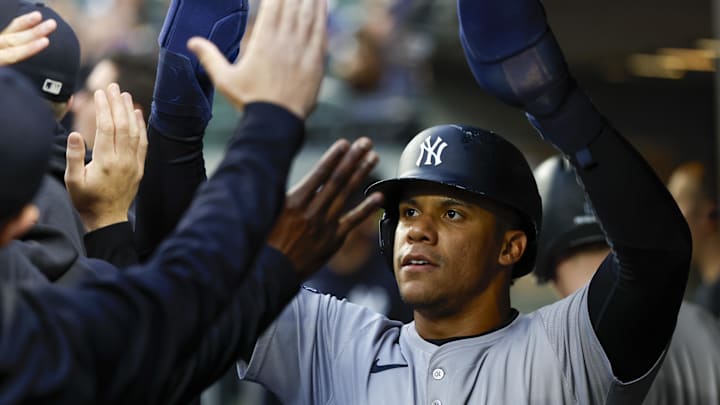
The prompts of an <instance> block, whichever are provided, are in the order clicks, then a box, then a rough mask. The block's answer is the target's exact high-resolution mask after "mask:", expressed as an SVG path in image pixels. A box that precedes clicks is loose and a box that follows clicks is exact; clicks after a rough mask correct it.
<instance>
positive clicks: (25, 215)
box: [0, 204, 40, 246]
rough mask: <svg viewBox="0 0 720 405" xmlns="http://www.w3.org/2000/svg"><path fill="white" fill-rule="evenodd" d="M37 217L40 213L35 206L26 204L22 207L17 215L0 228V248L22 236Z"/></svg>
mask: <svg viewBox="0 0 720 405" xmlns="http://www.w3.org/2000/svg"><path fill="white" fill-rule="evenodd" d="M39 216H40V212H39V211H38V209H37V207H36V206H34V205H32V204H28V205H26V206H25V207H23V209H22V210H21V211H20V213H19V214H17V215H16V216H14V217H12V218H10V219H9V220H8V221H7V222H5V224H4V225H3V226H2V228H0V246H5V245H7V244H8V243H10V242H11V241H13V240H14V239H17V238H19V237H21V236H22V235H24V234H25V233H26V232H27V231H28V230H29V229H30V227H31V226H33V225H34V224H35V223H36V222H37V220H38V217H39Z"/></svg>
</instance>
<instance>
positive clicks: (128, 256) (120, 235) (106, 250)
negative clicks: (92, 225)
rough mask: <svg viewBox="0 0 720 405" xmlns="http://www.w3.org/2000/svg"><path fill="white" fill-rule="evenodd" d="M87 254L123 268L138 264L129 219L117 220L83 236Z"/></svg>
mask: <svg viewBox="0 0 720 405" xmlns="http://www.w3.org/2000/svg"><path fill="white" fill-rule="evenodd" d="M83 241H84V242H85V250H86V252H87V256H88V257H91V258H94V259H101V260H105V261H107V262H108V263H111V264H112V265H113V266H116V267H120V268H124V267H129V266H132V265H134V264H138V262H139V259H138V253H137V248H136V247H135V237H134V233H133V229H132V225H131V224H130V222H129V221H125V222H118V223H116V224H112V225H108V226H105V227H102V228H100V229H96V230H94V231H91V232H88V233H86V234H85V235H84V236H83Z"/></svg>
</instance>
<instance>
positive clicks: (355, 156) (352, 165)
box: [307, 138, 372, 217]
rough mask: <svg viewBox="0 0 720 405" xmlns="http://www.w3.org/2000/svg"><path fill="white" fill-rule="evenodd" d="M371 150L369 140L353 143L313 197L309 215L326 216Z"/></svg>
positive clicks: (361, 139)
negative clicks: (340, 191)
mask: <svg viewBox="0 0 720 405" xmlns="http://www.w3.org/2000/svg"><path fill="white" fill-rule="evenodd" d="M370 148H372V142H371V141H370V139H368V138H360V139H358V140H356V141H355V142H353V145H352V146H351V147H350V151H348V153H347V154H345V156H343V159H342V161H341V162H340V164H339V165H337V167H335V168H334V170H333V171H332V173H331V176H330V178H329V179H328V180H327V181H326V182H325V183H323V185H322V188H321V189H320V190H319V191H318V192H317V193H315V195H314V196H313V198H312V201H311V202H310V204H309V206H308V210H307V212H308V214H309V215H311V216H316V215H320V213H321V212H322V213H323V214H322V216H323V217H325V216H326V215H325V213H327V211H328V207H329V206H331V205H332V204H333V202H334V201H335V199H336V198H337V197H338V195H339V192H338V190H342V188H343V187H344V186H345V185H346V183H347V181H348V180H349V179H350V178H351V177H352V174H353V172H354V171H355V170H357V169H359V168H360V167H361V164H362V160H363V158H364V157H365V154H366V153H367V152H368V151H369V150H370Z"/></svg>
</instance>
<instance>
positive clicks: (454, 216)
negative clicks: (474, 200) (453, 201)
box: [445, 210, 462, 219]
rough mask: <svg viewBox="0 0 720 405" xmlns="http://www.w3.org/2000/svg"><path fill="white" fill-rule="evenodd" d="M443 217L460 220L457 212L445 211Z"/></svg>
mask: <svg viewBox="0 0 720 405" xmlns="http://www.w3.org/2000/svg"><path fill="white" fill-rule="evenodd" d="M445 216H446V217H447V218H448V219H460V218H462V215H460V213H459V212H457V211H455V210H447V211H446V212H445Z"/></svg>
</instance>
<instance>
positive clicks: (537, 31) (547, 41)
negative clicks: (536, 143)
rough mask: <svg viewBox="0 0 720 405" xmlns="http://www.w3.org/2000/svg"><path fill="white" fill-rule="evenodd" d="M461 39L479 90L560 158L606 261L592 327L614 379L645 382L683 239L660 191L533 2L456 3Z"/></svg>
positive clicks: (678, 291) (668, 319)
mask: <svg viewBox="0 0 720 405" xmlns="http://www.w3.org/2000/svg"><path fill="white" fill-rule="evenodd" d="M458 15H459V18H460V27H461V28H460V37H461V41H462V45H463V48H464V50H465V55H466V59H467V61H468V63H469V65H470V68H471V70H472V71H473V74H474V75H475V78H476V79H477V81H478V83H479V84H480V85H481V86H482V87H483V88H484V89H485V90H487V91H488V92H489V93H491V94H492V95H494V96H495V97H497V98H498V99H500V100H502V101H503V102H505V103H507V104H510V105H512V106H515V107H518V108H520V109H522V110H524V111H525V112H526V114H527V116H528V118H529V119H530V121H531V123H532V124H533V125H534V126H535V128H536V129H537V130H538V131H539V132H540V134H541V136H542V137H543V138H544V139H545V140H547V141H549V142H550V143H552V144H553V145H554V146H555V147H556V148H557V149H559V150H560V151H561V152H562V153H563V154H565V155H566V156H568V158H569V160H570V161H571V162H572V164H573V165H574V167H575V169H576V171H577V174H578V176H579V177H580V179H581V180H582V183H583V185H584V187H585V191H586V192H587V194H588V196H589V198H590V200H591V201H592V204H593V206H594V208H595V211H596V214H597V217H598V219H599V221H600V222H601V224H602V228H603V230H604V232H605V235H606V237H607V241H608V244H609V245H610V246H611V248H612V253H611V255H610V256H609V257H608V259H607V260H606V261H605V262H604V263H603V265H602V266H601V268H600V269H599V271H598V272H597V273H596V275H595V277H594V278H593V280H592V282H591V284H590V288H589V293H588V309H589V313H590V319H591V321H592V324H593V328H594V330H595V333H596V334H597V337H598V338H599V340H600V343H601V345H602V347H603V349H604V351H605V353H606V355H607V357H608V358H609V360H610V363H611V365H612V369H613V372H614V373H615V375H616V377H618V378H619V379H620V380H622V381H630V380H632V379H635V378H638V377H640V376H642V375H643V374H645V373H646V372H647V371H648V370H649V369H650V368H651V367H652V366H653V364H655V363H656V362H657V360H658V359H659V358H660V356H661V354H662V351H663V350H664V348H665V347H666V345H667V344H668V342H669V340H670V337H671V335H672V332H673V330H674V327H675V321H676V318H677V313H678V309H679V307H680V301H681V299H682V295H683V292H684V289H685V282H686V280H687V274H688V267H689V258H690V248H691V242H690V234H689V231H688V228H687V224H686V223H685V221H684V219H683V217H682V215H681V213H680V211H679V210H678V208H677V206H676V205H675V203H674V201H673V200H672V197H671V196H670V194H669V193H668V192H667V190H666V189H665V187H664V186H663V183H662V182H661V181H660V179H658V177H657V176H656V175H655V173H654V172H653V170H652V169H651V168H650V167H649V166H648V164H647V163H646V162H645V160H644V159H643V158H642V157H641V156H640V155H639V154H638V153H637V152H636V151H635V150H634V148H633V147H632V146H631V145H630V144H629V143H628V142H627V141H626V140H625V139H624V138H623V137H622V136H621V135H620V134H619V133H618V131H617V130H615V129H614V128H613V127H612V126H611V125H610V124H609V123H608V121H607V120H606V119H605V118H604V117H603V116H602V115H601V114H600V113H599V112H598V111H597V110H596V109H595V107H594V106H593V104H592V102H591V101H590V100H589V98H588V97H587V96H586V95H585V94H584V93H583V91H582V90H581V89H580V88H579V87H578V85H577V82H576V81H575V79H574V78H573V77H572V75H571V74H570V72H569V71H568V68H567V65H566V63H565V60H564V57H563V55H562V51H561V50H560V47H559V46H558V44H557V42H556V41H555V38H554V36H553V34H552V31H550V28H549V27H548V26H547V23H546V19H545V11H544V9H543V6H542V4H541V3H540V2H539V1H537V0H511V1H509V2H508V1H492V0H458Z"/></svg>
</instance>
